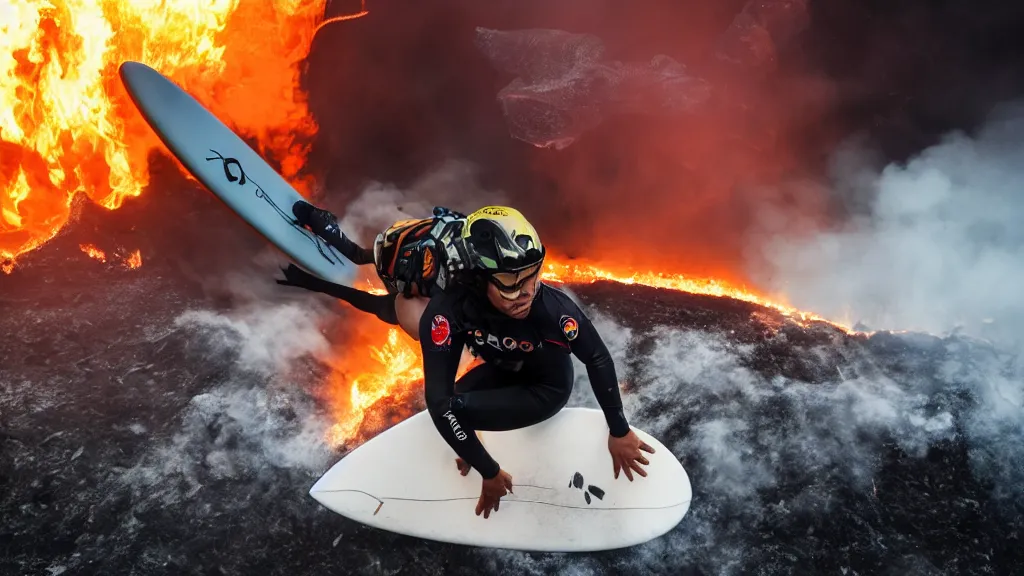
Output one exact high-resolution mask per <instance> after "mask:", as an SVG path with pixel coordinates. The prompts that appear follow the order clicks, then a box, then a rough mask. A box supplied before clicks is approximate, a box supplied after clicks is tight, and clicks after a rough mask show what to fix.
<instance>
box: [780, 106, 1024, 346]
mask: <svg viewBox="0 0 1024 576" xmlns="http://www.w3.org/2000/svg"><path fill="white" fill-rule="evenodd" d="M1022 134H1024V107H1022V106H1020V105H1017V106H1009V107H1006V108H1004V109H1002V110H1001V111H1000V112H999V113H998V114H996V115H995V116H993V117H992V119H991V121H990V122H989V123H988V125H987V126H986V127H984V128H983V129H982V130H981V131H980V132H979V133H978V134H977V135H976V136H973V137H972V136H970V135H967V134H964V133H960V132H957V133H952V134H949V135H947V136H946V137H945V138H944V139H943V141H942V142H941V143H940V144H938V145H935V146H933V147H931V148H928V149H926V150H925V151H923V152H921V153H920V154H918V155H917V156H916V157H914V158H912V159H911V160H910V161H909V162H907V163H906V164H905V165H902V164H901V165H897V164H891V165H889V166H886V167H885V168H884V169H883V170H881V171H880V172H876V171H871V170H870V169H869V168H852V167H856V166H858V165H860V166H864V165H865V162H863V161H861V158H862V157H863V156H864V155H865V153H864V152H863V151H860V150H855V151H850V150H847V151H846V152H844V153H843V156H841V157H840V158H839V159H838V160H837V162H836V166H837V167H839V168H840V170H837V177H836V181H835V182H834V183H833V186H832V188H833V189H834V190H836V191H840V192H836V195H837V196H839V197H840V200H842V201H844V202H846V203H847V205H848V206H850V207H852V208H853V209H854V215H853V217H852V218H850V219H849V220H847V221H844V222H843V223H842V224H841V225H840V226H837V227H835V228H833V229H828V230H819V231H816V232H815V233H813V234H808V235H803V236H793V235H788V234H786V233H785V231H784V230H783V229H781V228H780V229H776V230H773V231H772V232H773V233H774V236H773V237H771V238H770V239H768V241H767V242H766V244H765V247H764V253H765V255H766V257H767V260H768V261H769V262H770V263H771V277H770V278H769V279H768V280H767V282H768V283H769V285H770V286H771V287H772V288H774V289H776V290H777V291H779V292H781V293H784V294H786V295H787V296H788V297H789V298H790V299H791V301H792V303H793V304H794V305H796V306H798V307H801V308H804V309H809V310H813V311H815V312H816V313H819V314H822V315H824V316H826V317H834V318H846V319H848V320H849V321H850V322H861V323H863V324H864V325H866V326H867V327H868V328H871V329H895V330H900V329H904V330H923V331H928V332H933V333H945V332H947V331H950V330H955V329H958V328H962V329H965V330H968V331H969V332H970V333H972V334H975V335H979V336H984V337H990V338H998V339H1009V340H1012V341H1013V342H1014V343H1017V344H1019V343H1020V342H1022V341H1024V340H1022V339H1021V336H1022V335H1024V333H1022V330H1021V329H1020V326H1021V325H1022V320H1024V292H1022V291H1021V286H1024V227H1022V226H1021V223H1022V222H1024V200H1022V199H1021V198H1020V182H1021V181H1022V179H1024V136H1022ZM858 208H863V210H862V212H857V211H856V210H857V209H858ZM778 223H779V224H782V225H783V226H785V227H789V228H792V224H793V221H792V220H790V219H786V218H783V219H781V220H779V221H778Z"/></svg>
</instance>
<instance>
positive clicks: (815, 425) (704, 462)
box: [481, 308, 1013, 574]
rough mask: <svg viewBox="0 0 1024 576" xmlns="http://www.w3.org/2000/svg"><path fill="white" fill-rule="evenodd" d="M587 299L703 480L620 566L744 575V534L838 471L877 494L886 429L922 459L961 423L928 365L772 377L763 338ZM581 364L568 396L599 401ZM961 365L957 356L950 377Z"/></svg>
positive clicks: (650, 423)
mask: <svg viewBox="0 0 1024 576" xmlns="http://www.w3.org/2000/svg"><path fill="white" fill-rule="evenodd" d="M585 311H586V313H587V314H588V316H589V317H590V318H591V320H592V321H594V323H595V326H597V328H598V331H599V333H600V334H601V336H602V338H603V339H604V340H605V343H606V344H607V345H608V348H609V350H610V352H611V354H612V357H613V360H614V361H615V363H616V368H617V372H618V375H619V378H620V381H622V382H624V383H625V382H630V383H631V384H636V386H635V387H632V386H628V387H627V386H623V388H624V390H623V392H622V396H623V403H624V405H625V407H626V410H625V411H626V415H627V417H628V418H629V420H630V423H631V425H632V426H634V427H637V428H640V429H642V430H644V431H646V432H648V433H650V434H652V435H654V436H655V437H656V438H659V439H660V440H662V441H663V442H664V443H665V444H666V447H668V448H669V449H670V450H671V451H672V453H673V454H674V455H675V456H676V457H677V458H679V459H680V461H681V462H683V464H684V466H685V467H686V469H687V473H688V474H689V476H690V479H691V482H692V484H693V490H694V502H693V505H692V507H691V509H690V511H689V512H688V513H687V515H686V517H684V518H683V521H682V522H681V523H680V525H679V526H678V527H677V528H676V529H674V530H672V531H671V532H669V533H668V534H666V535H665V536H663V537H662V538H659V539H656V540H653V541H651V542H648V543H646V544H643V545H641V546H638V547H636V548H633V549H631V550H630V551H629V553H628V554H627V555H626V556H625V557H624V558H622V559H619V560H614V561H613V562H615V563H617V564H619V566H618V567H619V568H620V569H622V570H626V569H627V568H628V569H632V570H634V571H635V570H636V569H637V568H640V570H641V571H654V572H660V571H671V570H678V569H679V567H680V566H681V565H701V566H707V565H713V566H715V567H716V570H717V571H718V572H717V573H719V574H734V573H738V571H740V570H742V569H743V567H744V566H749V561H750V558H751V555H752V554H756V553H757V552H756V550H755V549H752V548H751V547H750V542H749V541H748V540H746V534H747V532H748V531H749V529H750V526H749V523H751V522H761V521H764V518H765V517H770V516H772V515H786V516H789V515H792V514H795V513H800V512H803V513H810V514H817V513H820V511H821V510H824V509H827V508H828V507H829V505H830V498H832V496H831V492H832V488H830V485H829V482H838V483H841V484H842V485H844V486H849V487H850V488H851V489H853V490H859V491H861V492H862V493H865V494H870V493H871V492H872V490H873V489H874V487H875V484H874V479H875V478H876V477H877V475H878V474H879V473H880V470H879V464H880V462H879V446H880V444H881V443H882V441H883V439H885V440H886V441H895V442H896V444H897V445H898V446H899V447H900V448H901V449H902V450H904V451H905V452H906V453H907V454H908V455H910V456H911V457H924V455H925V453H926V450H927V447H928V446H929V444H932V443H934V442H937V441H940V440H949V439H952V438H953V437H954V436H955V434H956V430H955V428H954V422H953V421H954V418H953V415H952V414H951V413H950V412H949V411H947V410H944V409H941V408H936V407H935V406H933V405H932V403H933V401H934V394H935V391H936V389H941V388H942V387H943V386H945V385H946V384H945V383H938V384H936V383H935V382H933V381H932V380H930V379H929V378H928V377H925V376H918V375H902V376H900V377H898V378H897V377H896V376H893V375H889V376H887V375H885V374H878V373H877V370H868V369H867V367H864V366H858V365H850V366H843V367H842V369H843V370H842V371H843V373H845V374H847V376H846V377H843V376H842V375H841V374H840V373H839V371H836V373H835V376H834V379H833V380H831V381H828V382H823V383H810V382H803V381H800V380H794V379H791V378H786V377H782V376H775V377H772V376H765V375H763V374H760V373H759V372H757V371H755V370H753V369H752V368H750V367H749V366H751V365H752V364H753V363H754V360H755V358H754V356H755V355H756V354H757V352H758V351H757V349H756V348H755V347H753V346H749V345H744V344H739V343H736V342H733V341H732V340H730V339H729V337H728V336H727V335H725V334H721V333H716V332H707V331H699V330H688V329H675V328H670V327H653V328H651V329H650V330H649V331H645V333H638V332H637V331H635V330H630V329H629V328H628V327H625V326H622V325H620V324H618V322H617V321H616V320H615V319H614V318H612V317H610V316H609V315H607V314H605V313H603V312H602V311H599V310H596V309H594V308H585ZM641 338H643V339H650V341H653V348H652V349H651V350H650V352H644V353H643V355H642V359H641V357H638V356H637V353H638V350H637V346H639V345H640V340H639V339H641ZM804 353H807V354H813V353H814V351H813V350H805V351H804ZM851 362H853V361H851ZM868 363H869V364H872V365H873V362H872V361H871V360H870V359H868ZM574 364H575V366H576V388H575V390H574V392H573V396H572V398H571V400H570V402H569V405H571V406H580V405H582V406H590V407H596V406H597V403H596V401H595V400H594V398H593V392H592V390H591V388H590V384H589V380H588V378H587V375H586V369H585V366H584V365H582V364H581V363H580V362H579V361H578V360H575V361H574ZM960 368H961V367H960V366H959V365H949V366H946V370H947V371H948V372H950V378H951V380H955V379H956V376H954V373H956V372H957V370H959V369H960ZM993 370H996V368H995V367H994V366H991V365H986V370H985V372H984V373H979V375H978V378H979V379H980V380H986V379H987V376H986V374H987V375H991V374H992V371H993ZM858 373H865V374H868V373H870V376H862V377H861V376H855V375H856V374H858ZM957 375H959V374H957ZM973 417H974V416H971V418H973ZM978 417H979V418H983V416H982V415H978ZM871 438H874V439H875V441H869V440H870V439H871ZM1011 448H1012V447H1008V446H1007V444H1006V443H1003V442H1000V443H999V444H998V446H997V447H994V448H993V450H992V452H993V453H992V455H991V459H992V460H993V461H994V460H995V459H996V458H998V457H1005V456H1006V455H1007V451H1008V450H1009V451H1010V452H1011V453H1012V452H1013V450H1012V449H1011ZM794 476H796V477H797V478H798V479H799V480H798V483H801V484H809V486H808V487H807V488H805V489H803V491H802V492H800V493H798V494H796V495H795V496H792V497H787V498H786V499H785V500H784V501H764V500H763V499H762V496H761V494H762V493H763V492H764V491H765V490H771V489H778V488H780V487H781V484H782V483H783V482H786V481H792V478H793V477H794ZM481 555H482V556H484V557H485V558H486V559H488V560H489V561H490V562H492V563H493V565H494V567H495V568H500V567H505V566H508V565H511V566H512V567H514V569H515V570H516V571H517V572H521V573H527V574H541V573H550V572H552V571H555V570H557V571H560V572H561V571H563V570H571V571H574V573H589V572H590V571H591V570H597V571H598V572H601V571H603V570H604V568H599V567H597V566H594V565H592V564H591V563H590V562H589V561H588V559H587V558H585V557H584V558H579V559H577V558H574V557H566V556H562V555H535V554H521V553H515V552H489V551H488V552H481ZM687 559H688V560H687Z"/></svg>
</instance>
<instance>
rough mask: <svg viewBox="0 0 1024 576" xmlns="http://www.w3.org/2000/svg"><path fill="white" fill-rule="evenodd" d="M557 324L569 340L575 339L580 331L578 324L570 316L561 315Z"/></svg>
mask: <svg viewBox="0 0 1024 576" xmlns="http://www.w3.org/2000/svg"><path fill="white" fill-rule="evenodd" d="M559 324H560V325H561V326H562V334H565V337H566V338H568V339H569V340H575V339H576V336H578V335H579V333H580V325H579V324H578V323H577V322H576V319H575V318H573V317H572V316H562V319H561V320H560V321H559Z"/></svg>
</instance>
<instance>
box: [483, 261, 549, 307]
mask: <svg viewBox="0 0 1024 576" xmlns="http://www.w3.org/2000/svg"><path fill="white" fill-rule="evenodd" d="M543 263H544V262H543V261H540V262H537V263H536V264H534V265H532V266H530V267H528V268H524V269H522V270H520V271H518V272H494V273H493V274H491V275H490V276H489V277H488V280H489V281H490V283H491V284H494V286H495V287H496V288H497V289H498V294H499V295H500V296H501V297H502V298H504V299H505V300H515V299H516V298H519V295H520V293H522V291H523V285H524V284H526V283H527V282H529V281H530V280H531V279H532V278H533V277H534V276H536V275H537V274H538V273H540V268H541V265H542V264H543Z"/></svg>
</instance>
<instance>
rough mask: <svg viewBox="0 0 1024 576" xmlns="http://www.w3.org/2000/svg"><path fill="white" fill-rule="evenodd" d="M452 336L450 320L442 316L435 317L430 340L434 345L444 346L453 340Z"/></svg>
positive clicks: (431, 324)
mask: <svg viewBox="0 0 1024 576" xmlns="http://www.w3.org/2000/svg"><path fill="white" fill-rule="evenodd" d="M451 335H452V333H451V327H450V326H449V325H448V319H447V318H445V317H444V316H442V315H440V314H438V315H437V316H434V321H433V322H431V323H430V340H431V341H432V342H433V343H434V345H435V346H444V345H445V344H447V343H448V342H449V340H450V339H451Z"/></svg>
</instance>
